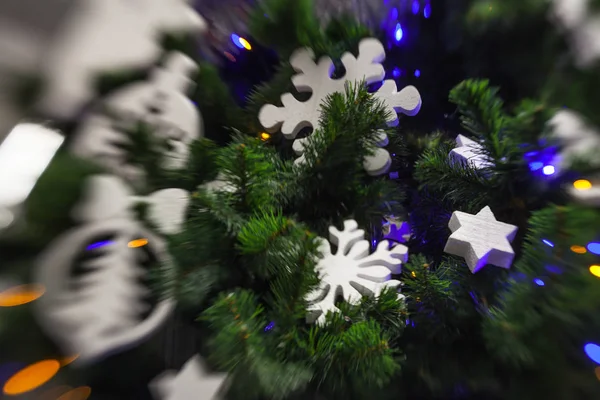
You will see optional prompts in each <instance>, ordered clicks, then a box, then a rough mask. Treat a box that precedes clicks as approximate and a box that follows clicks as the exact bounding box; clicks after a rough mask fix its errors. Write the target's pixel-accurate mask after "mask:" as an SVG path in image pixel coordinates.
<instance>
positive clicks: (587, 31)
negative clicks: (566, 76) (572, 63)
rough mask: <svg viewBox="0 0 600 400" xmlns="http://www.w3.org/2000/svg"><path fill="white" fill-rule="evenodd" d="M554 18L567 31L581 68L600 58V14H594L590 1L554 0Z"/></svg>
mask: <svg viewBox="0 0 600 400" xmlns="http://www.w3.org/2000/svg"><path fill="white" fill-rule="evenodd" d="M552 8H553V10H552V12H553V17H554V18H555V19H556V20H557V21H558V23H559V24H560V25H561V26H562V27H563V28H564V29H565V30H566V31H567V33H568V35H569V39H570V41H571V43H572V46H573V52H574V55H575V58H576V60H577V63H578V65H579V66H580V67H584V68H585V67H589V66H591V65H592V64H593V63H594V62H595V61H597V60H598V59H599V58H600V13H598V12H596V13H592V12H591V10H590V8H591V5H590V0H553V2H552Z"/></svg>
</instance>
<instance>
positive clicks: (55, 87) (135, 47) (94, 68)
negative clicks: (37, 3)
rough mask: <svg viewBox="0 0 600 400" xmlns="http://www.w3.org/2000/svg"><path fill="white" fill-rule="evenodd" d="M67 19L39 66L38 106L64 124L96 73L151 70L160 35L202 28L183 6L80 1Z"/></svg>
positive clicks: (156, 0)
mask: <svg viewBox="0 0 600 400" xmlns="http://www.w3.org/2000/svg"><path fill="white" fill-rule="evenodd" d="M34 10H35V11H36V12H39V11H38V10H37V9H36V8H34V9H32V11H31V12H33V11H34ZM70 13H71V17H70V18H69V19H68V21H65V23H64V24H63V27H62V29H61V31H60V35H58V37H56V38H54V40H53V42H52V46H51V47H50V49H48V51H47V53H46V54H47V56H46V58H45V59H44V61H43V62H44V67H43V74H44V78H45V80H46V82H47V84H46V87H45V89H44V92H43V94H42V98H41V99H40V102H39V104H38V108H39V110H40V111H42V112H44V113H46V114H49V115H52V116H54V117H57V118H65V119H66V118H72V117H74V116H75V115H76V113H77V112H78V111H79V110H80V109H81V107H82V106H83V105H84V104H85V103H87V102H88V101H89V100H91V99H92V98H93V97H94V95H95V92H94V84H95V82H96V79H97V78H98V76H99V74H100V73H104V72H112V71H115V70H123V69H131V68H143V67H146V66H148V65H151V64H152V63H153V62H155V61H156V60H157V59H158V57H159V56H160V52H161V46H160V36H161V34H162V33H165V32H173V31H175V32H200V31H202V30H204V28H205V22H204V20H203V19H202V18H201V17H200V16H199V15H198V14H196V12H195V11H194V10H193V9H192V8H191V7H189V6H188V4H187V1H186V0H171V1H164V0H141V1H138V2H136V3H135V4H133V3H131V2H123V1H120V0H105V1H94V0H79V1H78V2H77V6H76V7H74V9H73V10H70Z"/></svg>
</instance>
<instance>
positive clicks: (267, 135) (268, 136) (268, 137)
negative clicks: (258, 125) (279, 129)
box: [260, 132, 271, 142]
mask: <svg viewBox="0 0 600 400" xmlns="http://www.w3.org/2000/svg"><path fill="white" fill-rule="evenodd" d="M269 139H271V135H269V134H268V133H267V132H263V133H261V134H260V140H262V141H263V142H266V141H267V140H269Z"/></svg>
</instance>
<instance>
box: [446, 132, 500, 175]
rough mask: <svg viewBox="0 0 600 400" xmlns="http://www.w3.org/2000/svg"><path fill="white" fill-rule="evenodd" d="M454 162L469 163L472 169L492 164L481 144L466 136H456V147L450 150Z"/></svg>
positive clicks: (487, 166)
mask: <svg viewBox="0 0 600 400" xmlns="http://www.w3.org/2000/svg"><path fill="white" fill-rule="evenodd" d="M450 157H451V159H452V160H453V161H454V162H458V163H461V164H463V165H469V166H470V167H471V168H473V169H483V168H489V167H491V166H492V165H493V164H492V163H491V162H490V161H489V159H488V158H487V156H486V155H485V153H484V151H483V146H482V145H481V144H479V143H477V142H476V141H474V140H472V139H469V138H468V137H466V136H463V135H458V136H457V137H456V147H455V148H454V149H452V150H451V151H450Z"/></svg>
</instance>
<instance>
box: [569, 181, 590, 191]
mask: <svg viewBox="0 0 600 400" xmlns="http://www.w3.org/2000/svg"><path fill="white" fill-rule="evenodd" d="M573 187H574V188H575V189H577V190H589V189H591V188H592V182H590V181H588V180H587V179H579V180H577V181H575V182H573Z"/></svg>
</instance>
